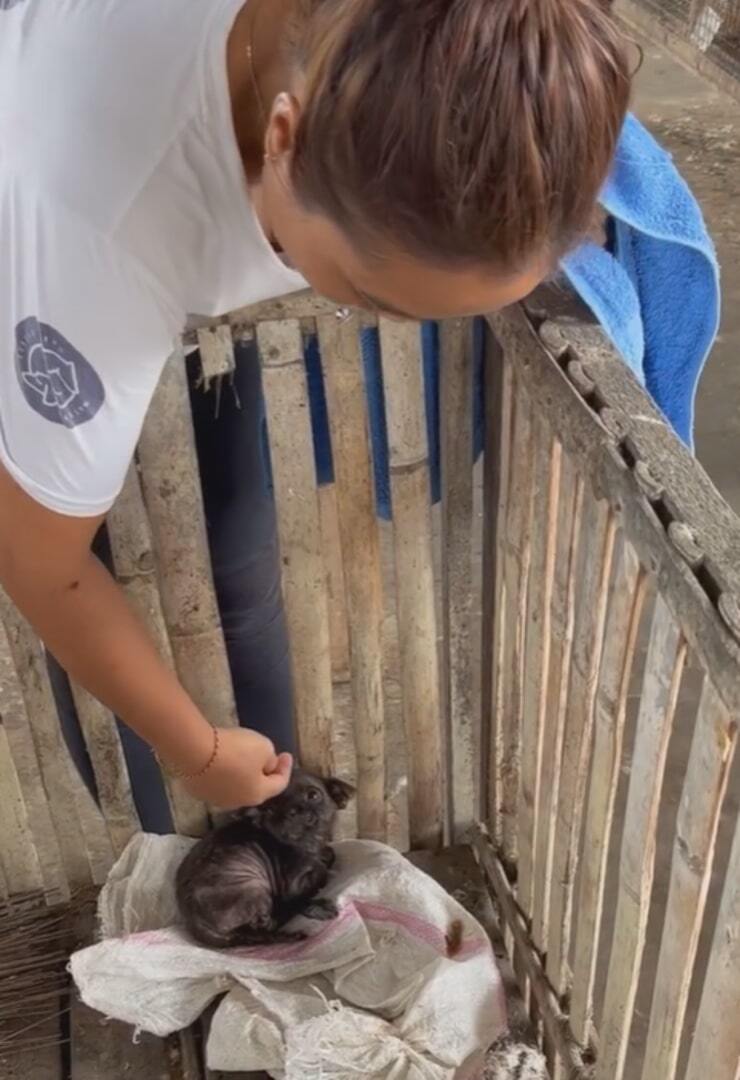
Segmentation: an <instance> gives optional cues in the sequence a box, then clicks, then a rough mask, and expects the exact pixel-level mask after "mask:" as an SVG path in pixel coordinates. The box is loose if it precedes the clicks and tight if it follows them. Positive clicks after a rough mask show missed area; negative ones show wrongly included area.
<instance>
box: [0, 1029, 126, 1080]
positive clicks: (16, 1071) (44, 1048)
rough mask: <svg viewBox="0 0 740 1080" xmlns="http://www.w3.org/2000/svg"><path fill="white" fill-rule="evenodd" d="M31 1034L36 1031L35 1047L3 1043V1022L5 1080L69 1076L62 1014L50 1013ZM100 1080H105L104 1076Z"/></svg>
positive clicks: (1, 1072) (0, 1065)
mask: <svg viewBox="0 0 740 1080" xmlns="http://www.w3.org/2000/svg"><path fill="white" fill-rule="evenodd" d="M28 1034H29V1036H30V1035H33V1040H34V1045H33V1047H32V1048H27V1049H23V1050H21V1049H16V1050H12V1049H11V1048H10V1046H6V1045H4V1044H3V1041H2V1035H3V1031H2V1026H0V1076H2V1078H3V1080H67V1076H66V1074H65V1070H64V1062H63V1058H62V1045H61V1042H62V1040H61V1033H60V1030H59V1017H58V1016H53V1017H50V1018H49V1019H48V1020H45V1021H44V1022H43V1023H41V1024H38V1025H37V1026H34V1028H33V1030H32V1031H29V1033H28ZM100 1080H103V1078H102V1076H101V1077H100ZM106 1080H107V1078H106Z"/></svg>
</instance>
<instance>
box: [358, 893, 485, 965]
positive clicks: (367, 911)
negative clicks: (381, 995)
mask: <svg viewBox="0 0 740 1080" xmlns="http://www.w3.org/2000/svg"><path fill="white" fill-rule="evenodd" d="M352 903H353V905H354V906H355V907H356V908H357V910H358V912H359V913H360V915H361V916H362V918H363V919H366V920H367V921H368V922H379V923H390V924H391V925H393V926H398V927H400V928H401V929H402V930H405V931H406V933H408V934H409V935H410V936H411V937H414V938H416V939H417V940H418V941H423V942H424V944H425V945H429V947H430V948H432V949H434V951H435V952H438V953H439V954H440V955H441V956H445V957H447V955H448V943H447V937H446V936H445V934H444V933H443V932H442V931H441V930H440V929H439V927H438V926H435V925H434V924H433V923H429V922H427V921H426V919H420V918H419V916H418V915H412V914H411V913H410V912H408V911H399V910H398V909H397V908H391V907H386V905H385V904H377V903H374V902H373V901H369V900H360V899H353V900H352ZM490 951H491V943H490V941H489V940H488V938H481V937H468V938H464V939H463V941H462V942H461V943H460V945H459V947H457V948H456V949H455V954H454V957H450V959H455V960H467V959H469V958H470V957H471V956H478V955H479V954H480V953H485V952H490Z"/></svg>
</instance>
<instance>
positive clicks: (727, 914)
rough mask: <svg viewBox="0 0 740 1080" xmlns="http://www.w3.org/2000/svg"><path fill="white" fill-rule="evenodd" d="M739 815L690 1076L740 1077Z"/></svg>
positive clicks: (693, 1079) (705, 1079)
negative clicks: (739, 1019)
mask: <svg viewBox="0 0 740 1080" xmlns="http://www.w3.org/2000/svg"><path fill="white" fill-rule="evenodd" d="M739 971H740V818H738V819H737V821H736V823H735V837H734V840H733V844H732V852H731V854H730V859H729V862H728V864H727V874H726V877H725V885H724V892H723V893H722V900H721V903H720V907H719V913H718V916H717V928H716V930H715V932H714V940H713V942H712V948H711V951H710V954H709V966H708V968H707V973H706V977H705V980H704V987H703V990H702V996H701V1004H700V1006H699V1015H698V1017H697V1021H696V1026H695V1028H694V1036H693V1039H692V1041H691V1053H690V1055H689V1064H688V1068H687V1069H686V1078H685V1080H710V1078H711V1080H738V1074H739V1073H740V1023H738V1017H739V1016H740V979H738V972H739Z"/></svg>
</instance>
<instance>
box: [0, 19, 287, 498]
mask: <svg viewBox="0 0 740 1080" xmlns="http://www.w3.org/2000/svg"><path fill="white" fill-rule="evenodd" d="M242 4H243V0H0V461H2V463H3V465H4V466H5V468H6V469H7V470H8V471H9V472H10V473H11V475H12V476H13V477H14V478H15V480H16V481H17V483H18V484H20V486H21V487H22V488H23V489H24V490H25V491H26V492H28V493H29V494H30V495H31V496H32V497H33V498H34V499H35V500H36V501H38V502H40V503H42V504H43V505H44V506H46V507H48V508H50V509H53V510H57V511H59V512H61V513H64V514H71V515H94V514H99V513H103V512H104V511H106V510H107V509H108V508H109V507H110V506H111V504H112V503H113V502H114V500H115V498H116V495H117V494H118V492H119V491H120V488H121V485H122V483H123V479H124V477H125V473H126V469H127V467H128V463H129V461H130V459H131V456H132V453H133V450H134V448H135V445H136V442H137V440H138V437H139V432H140V430H141V425H142V422H143V419H144V415H145V413H146V410H147V407H148V405H149V402H150V400H151V397H152V394H153V392H154V389H155V387H156V384H157V380H158V378H159V375H160V372H161V369H162V366H163V364H164V362H165V360H166V358H167V356H168V355H169V354H170V353H171V351H172V348H173V345H174V343H175V340H176V338H177V336H178V334H179V333H180V332H181V331H182V329H183V327H184V325H185V321H186V318H187V316H188V315H216V314H221V313H223V312H226V311H229V310H232V309H234V308H236V307H239V306H241V305H243V304H246V303H252V302H257V301H259V300H263V299H266V298H268V297H272V296H279V295H282V294H285V293H288V292H292V291H295V290H296V289H300V288H305V284H306V283H305V281H304V280H303V279H302V278H301V277H300V276H299V275H298V274H297V273H295V272H294V271H292V270H290V269H288V268H287V267H286V266H285V265H284V264H283V263H282V262H281V261H280V259H279V258H278V256H277V255H276V254H275V253H274V252H273V250H272V248H271V246H270V244H269V243H268V241H267V239H266V237H265V236H264V234H263V232H262V230H261V229H260V226H259V223H258V221H257V219H256V217H255V214H254V212H253V210H252V207H251V203H250V200H249V196H248V193H247V187H246V181H245V177H244V173H243V169H242V163H241V160H240V157H239V153H238V148H237V144H236V139H235V135H234V130H233V125H232V117H231V106H230V101H229V92H228V82H227V71H226V43H227V38H228V34H229V31H230V29H231V27H232V25H233V22H234V19H235V18H236V15H237V13H238V11H239V9H240V8H241V6H242Z"/></svg>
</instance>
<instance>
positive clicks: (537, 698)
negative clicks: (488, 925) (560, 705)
mask: <svg viewBox="0 0 740 1080" xmlns="http://www.w3.org/2000/svg"><path fill="white" fill-rule="evenodd" d="M533 419H534V431H533V436H534V437H533V454H532V462H531V468H532V476H533V500H534V503H533V523H532V561H531V567H530V580H529V589H528V590H527V615H526V627H525V638H526V654H525V664H524V684H523V688H522V690H523V697H522V773H521V784H520V787H519V808H518V817H519V835H520V838H521V843H520V844H519V865H518V874H517V897H518V900H519V903H520V905H521V907H522V909H523V910H524V912H525V913H526V915H527V916H528V917H529V918H531V917H532V913H533V901H534V870H535V853H536V851H537V837H538V833H539V830H540V829H541V828H542V826H543V823H542V822H540V821H539V819H538V817H537V814H538V810H539V803H540V786H541V775H542V766H543V757H542V755H543V743H544V734H545V712H546V706H547V681H548V672H549V668H550V619H551V614H552V612H551V607H552V591H553V585H554V576H555V553H556V550H557V525H558V492H559V488H560V465H561V460H562V449H561V447H560V445H559V444H558V443H555V442H553V438H552V434H551V432H550V428H549V426H546V424H545V423H544V422H543V421H542V420H541V419H539V418H537V417H534V418H533Z"/></svg>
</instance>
